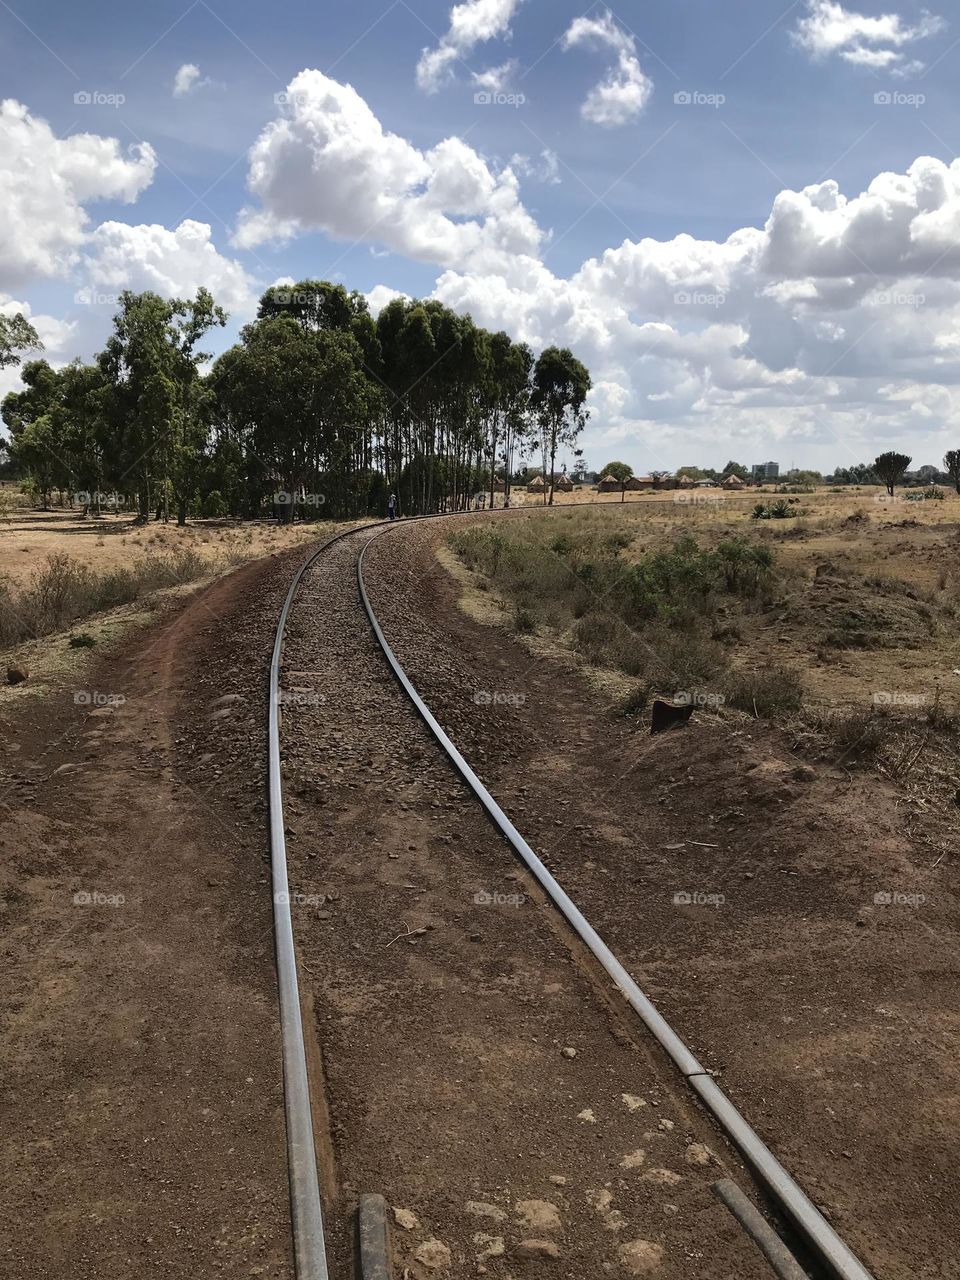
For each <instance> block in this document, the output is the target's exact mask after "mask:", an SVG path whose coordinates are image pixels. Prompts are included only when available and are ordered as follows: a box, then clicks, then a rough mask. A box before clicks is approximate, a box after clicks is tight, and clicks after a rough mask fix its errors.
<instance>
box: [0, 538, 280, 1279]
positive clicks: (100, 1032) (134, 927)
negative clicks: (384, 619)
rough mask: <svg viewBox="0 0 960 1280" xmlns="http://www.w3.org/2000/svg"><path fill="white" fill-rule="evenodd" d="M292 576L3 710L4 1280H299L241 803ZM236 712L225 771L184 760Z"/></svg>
mask: <svg viewBox="0 0 960 1280" xmlns="http://www.w3.org/2000/svg"><path fill="white" fill-rule="evenodd" d="M301 557H302V552H297V553H294V554H293V556H292V557H288V562H289V568H287V567H286V564H284V563H283V562H280V561H276V560H267V561H262V562H259V563H257V564H254V565H249V566H247V567H245V568H243V569H241V570H239V571H237V572H235V573H233V574H231V575H229V576H228V577H226V578H224V579H222V580H220V581H219V582H217V583H215V584H214V585H213V586H211V587H209V588H207V589H205V590H201V591H198V592H196V593H195V594H194V595H193V596H192V597H190V599H189V600H188V601H187V603H186V604H184V605H181V606H179V607H177V609H176V610H175V612H174V613H173V614H172V615H171V616H169V617H167V618H166V619H165V620H163V621H161V622H160V623H159V624H158V625H157V626H155V627H152V628H150V629H149V630H145V631H140V632H138V633H136V634H134V635H131V636H128V637H127V639H126V640H125V641H123V642H122V643H121V644H119V645H118V646H117V647H116V648H115V649H114V650H113V651H111V652H109V653H107V654H104V655H103V656H102V657H100V658H97V659H96V660H95V661H94V662H93V664H92V666H91V668H90V671H89V674H88V676H86V677H85V679H84V684H83V685H82V687H81V688H80V689H76V688H67V689H63V690H61V691H60V692H59V693H57V694H56V695H54V696H52V697H50V698H46V699H38V698H33V699H22V698H21V699H18V700H16V701H15V702H14V701H12V700H8V701H4V702H3V703H2V704H0V719H2V747H0V853H2V868H0V888H2V902H3V911H2V920H3V930H2V953H3V954H2V961H0V985H2V988H3V991H2V1006H3V1009H4V1028H3V1035H2V1039H0V1075H2V1077H3V1080H4V1086H5V1098H4V1102H3V1120H2V1124H0V1169H2V1173H0V1186H2V1191H0V1224H2V1229H0V1235H2V1237H3V1245H2V1250H0V1272H2V1274H3V1275H5V1276H10V1277H14V1276H15V1277H17V1280H41V1277H42V1278H43V1280H62V1278H63V1277H66V1276H69V1277H70V1280H129V1278H130V1277H131V1276H133V1275H137V1274H140V1275H150V1276H159V1275H163V1276H164V1277H166V1278H168V1280H173V1278H175V1277H182V1278H183V1280H198V1278H203V1277H215V1276H230V1277H239V1276H255V1275H256V1276H266V1277H270V1280H288V1278H289V1277H292V1274H293V1271H292V1259H291V1253H290V1247H289V1223H288V1204H287V1175H286V1158H285V1147H284V1141H285V1139H284V1125H283V1112H282V1095H281V1075H280V1060H279V1033H278V1028H277V1020H276V981H275V977H274V967H273V939H272V918H271V905H270V903H271V900H270V889H269V883H268V879H267V877H268V869H267V865H266V862H265V860H264V859H265V853H266V836H265V828H264V821H263V815H262V811H260V812H256V811H255V806H256V805H257V803H260V805H261V810H262V799H261V797H262V790H261V786H262V779H261V778H260V777H259V771H260V770H262V762H263V754H264V752H263V736H264V729H265V717H264V711H263V708H262V697H263V695H264V691H265V688H266V683H265V682H266V660H267V656H268V654H269V643H270V641H271V639H272V627H273V625H275V620H276V614H277V610H278V609H279V603H280V598H281V595H282V592H281V590H280V588H282V589H283V590H285V589H286V585H287V583H288V582H289V577H290V574H291V573H292V571H293V567H294V565H295V563H297V562H298V560H299V559H300V558H301ZM244 649H245V650H246V657H245V660H244V661H243V662H242V663H241V661H240V658H241V655H242V654H243V651H244ZM231 692H232V693H235V694H239V695H242V696H244V697H245V699H246V701H243V702H241V703H240V704H239V705H240V706H241V707H242V708H243V726H244V727H243V738H242V747H243V750H240V749H239V744H237V743H235V744H234V745H233V746H232V747H231V746H230V740H229V738H228V737H226V736H225V737H224V739H223V741H222V742H221V743H218V744H217V745H216V747H215V750H216V754H215V755H214V756H212V757H211V758H210V759H209V760H206V761H204V762H203V763H202V764H201V763H200V757H201V756H202V755H203V743H204V742H205V741H206V738H209V737H210V736H211V735H216V734H220V733H222V732H225V731H222V730H221V729H220V727H219V724H220V722H218V721H217V720H211V718H210V717H211V715H212V714H213V713H214V712H215V707H214V704H215V703H216V701H217V699H218V698H220V697H222V696H223V695H224V694H229V693H231ZM77 693H79V694H80V695H81V696H83V695H86V696H87V705H77V704H76V702H75V700H74V695H75V694H77ZM121 699H122V701H120V700H121ZM107 700H109V701H107ZM226 705H227V706H230V707H233V708H234V710H236V706H237V705H238V704H236V703H233V702H229V703H227V704H226ZM191 725H193V726H194V728H193V729H191ZM198 728H199V729H200V730H202V735H204V736H201V735H200V733H198V732H197V731H196V730H197V729H198ZM231 792H233V794H231Z"/></svg>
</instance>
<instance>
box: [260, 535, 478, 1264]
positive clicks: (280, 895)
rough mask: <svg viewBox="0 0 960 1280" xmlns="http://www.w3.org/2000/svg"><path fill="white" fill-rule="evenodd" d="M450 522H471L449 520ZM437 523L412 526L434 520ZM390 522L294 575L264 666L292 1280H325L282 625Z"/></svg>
mask: <svg viewBox="0 0 960 1280" xmlns="http://www.w3.org/2000/svg"><path fill="white" fill-rule="evenodd" d="M444 514H445V515H446V514H450V515H467V514H475V513H472V512H449V513H444ZM437 518H438V517H437V516H413V517H410V519H419V520H434V519H437ZM389 523H390V521H388V520H377V521H371V522H370V523H368V524H362V525H357V526H355V527H354V528H352V529H344V530H343V531H342V532H341V533H337V534H334V536H333V537H332V538H328V539H327V540H326V542H323V543H321V544H320V546H319V547H317V548H316V550H314V551H313V552H311V554H310V555H309V556H308V557H307V558H306V560H305V561H304V562H303V564H302V565H301V566H300V568H299V569H298V570H297V572H296V574H295V575H294V578H293V581H292V582H291V583H290V588H289V590H288V591H287V595H286V598H285V600H284V602H283V608H282V609H281V610H280V618H279V620H278V622H277V633H276V638H275V639H274V644H273V656H272V658H271V660H270V682H269V698H270V701H269V710H268V713H267V716H268V721H267V792H268V809H269V814H270V877H271V886H272V889H273V923H274V933H275V935H276V944H275V945H276V953H277V986H278V989H279V1002H280V1039H281V1046H282V1056H283V1105H284V1114H285V1117H286V1130H287V1169H288V1176H289V1180H290V1209H291V1220H292V1221H291V1225H292V1229H293V1251H294V1264H295V1267H296V1273H297V1277H298V1280H329V1276H330V1272H329V1269H328V1267H327V1254H326V1243H325V1239H324V1230H323V1209H322V1207H321V1203H320V1184H319V1180H318V1177H317V1152H316V1144H315V1142H314V1139H313V1112H312V1110H311V1106H310V1081H309V1075H308V1073H307V1056H306V1050H305V1048H304V1043H303V1019H302V1016H301V1013H300V986H299V983H298V981H297V958H296V948H295V946H294V940H293V921H292V919H291V916H290V883H289V878H288V871H287V845H286V840H285V838H284V830H283V829H284V821H283V786H282V779H281V769H280V662H281V659H282V656H283V640H284V636H285V634H286V628H287V619H288V618H289V616H290V609H291V606H292V605H293V601H294V598H295V597H296V594H297V590H298V588H299V586H300V583H301V582H302V580H303V576H304V574H305V573H306V572H307V570H308V569H310V568H312V567H313V565H314V564H315V563H316V562H317V560H318V559H319V558H320V556H322V555H323V553H324V552H325V551H327V550H328V549H329V548H330V547H332V546H333V545H334V544H335V543H337V542H340V541H342V540H343V539H344V538H349V537H352V536H353V535H354V534H357V533H362V532H363V531H364V530H366V529H376V528H380V529H381V532H383V528H382V526H384V525H388V524H389Z"/></svg>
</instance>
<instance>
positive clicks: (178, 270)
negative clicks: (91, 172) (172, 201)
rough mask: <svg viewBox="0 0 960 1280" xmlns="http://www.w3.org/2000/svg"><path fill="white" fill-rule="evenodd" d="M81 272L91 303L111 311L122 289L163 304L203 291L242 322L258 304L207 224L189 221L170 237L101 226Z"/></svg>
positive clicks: (250, 284) (164, 232)
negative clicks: (153, 297)
mask: <svg viewBox="0 0 960 1280" xmlns="http://www.w3.org/2000/svg"><path fill="white" fill-rule="evenodd" d="M84 267H85V275H86V278H87V280H88V282H89V286H90V287H91V288H90V300H91V301H97V300H98V298H100V297H103V298H105V300H106V303H108V304H109V305H115V304H114V302H113V298H114V296H115V295H116V294H118V293H120V292H122V291H123V290H124V289H133V290H144V289H150V290H152V291H153V292H154V293H159V294H161V295H162V296H163V297H165V298H173V297H180V298H182V297H193V296H194V294H195V293H196V291H197V289H198V288H200V287H201V286H204V287H205V288H207V289H209V290H210V292H211V293H212V294H213V296H214V298H215V299H216V301H217V302H219V303H220V304H221V305H222V306H224V307H225V308H226V309H227V310H228V311H230V312H239V313H240V315H241V316H242V317H244V318H245V317H247V316H249V315H250V314H251V313H252V311H253V307H254V304H255V302H256V294H257V285H256V281H254V280H253V278H252V277H251V276H250V275H248V273H247V272H246V270H245V269H244V267H243V266H242V265H241V264H240V263H239V262H237V261H236V260H235V259H232V258H225V257H223V255H222V254H220V253H218V251H217V249H216V247H215V245H214V244H213V241H212V238H211V231H210V227H209V225H208V224H207V223H205V222H195V221H193V220H192V219H189V218H188V219H187V220H186V221H184V222H181V223H180V225H179V226H178V227H175V228H174V229H173V230H172V231H171V230H169V229H168V228H167V227H162V226H156V225H147V224H141V225H139V226H131V225H129V224H128V223H125V222H104V223H102V224H101V225H100V226H99V227H97V229H96V231H95V232H94V233H93V235H92V237H91V239H90V245H89V252H88V253H87V255H86V258H85V261H84ZM82 292H83V291H82V290H81V294H82ZM81 301H83V298H82V297H81Z"/></svg>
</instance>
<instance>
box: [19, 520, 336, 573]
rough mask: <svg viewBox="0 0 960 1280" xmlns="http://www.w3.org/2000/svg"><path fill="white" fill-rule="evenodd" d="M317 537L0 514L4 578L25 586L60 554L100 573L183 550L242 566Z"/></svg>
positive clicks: (308, 532)
mask: <svg viewBox="0 0 960 1280" xmlns="http://www.w3.org/2000/svg"><path fill="white" fill-rule="evenodd" d="M315 532H316V526H315V525H306V524H303V525H296V526H294V527H293V528H290V529H285V528H282V527H280V526H278V525H275V524H270V523H267V522H263V523H260V522H256V523H254V522H251V523H248V524H242V525H241V524H236V525H234V524H228V523H227V522H226V521H219V520H193V521H191V522H190V523H189V524H188V525H187V527H186V528H184V529H178V528H177V526H176V524H167V525H163V524H148V525H135V524H134V522H133V517H132V516H130V515H105V516H104V517H103V518H102V519H99V520H94V519H87V520H83V519H81V518H80V514H79V512H78V511H70V510H60V509H57V508H54V509H53V510H51V511H37V510H34V509H33V508H30V507H20V508H17V509H14V510H13V511H10V512H7V513H6V514H0V577H6V578H8V579H10V580H11V581H12V582H13V583H15V584H23V583H26V582H27V581H28V579H29V578H30V575H31V574H32V573H33V572H34V571H35V570H36V569H37V568H38V567H40V566H41V565H42V564H43V562H44V561H45V560H46V558H47V557H48V556H50V555H54V554H58V553H61V552H62V553H65V554H66V555H68V556H70V557H71V558H72V559H74V560H77V561H79V562H80V563H81V564H84V565H87V566H88V567H89V568H91V569H94V570H96V571H98V572H104V571H108V570H111V569H117V568H121V567H123V566H124V565H127V564H129V563H130V561H131V560H132V559H135V558H136V557H137V556H141V555H151V554H155V553H158V552H167V551H171V550H174V549H177V548H181V547H189V548H191V549H193V550H195V551H197V552H198V553H199V554H200V555H202V556H203V557H204V558H205V559H208V560H210V561H211V563H213V562H215V561H217V560H221V561H230V562H233V563H239V562H240V561H242V560H252V559H256V558H257V557H258V556H263V555H270V554H272V553H273V552H275V551H285V550H286V549H287V548H288V547H291V546H296V545H297V544H298V543H300V542H303V541H306V540H308V539H309V538H311V537H313V536H314V535H315Z"/></svg>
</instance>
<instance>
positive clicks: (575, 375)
mask: <svg viewBox="0 0 960 1280" xmlns="http://www.w3.org/2000/svg"><path fill="white" fill-rule="evenodd" d="M591 385H592V384H591V381H590V374H589V373H588V372H587V368H586V366H585V365H583V364H581V362H580V361H579V360H578V359H577V358H576V356H575V355H574V354H573V352H572V351H570V350H569V349H568V348H567V347H547V348H546V350H544V351H542V352H541V354H540V357H539V359H538V360H537V363H536V366H535V368H534V371H533V391H532V394H531V397H530V403H531V406H532V408H533V410H534V412H535V413H536V415H537V421H538V423H539V425H540V448H541V453H542V456H543V469H544V472H545V473H546V474H545V476H544V479H545V480H546V481H547V487H546V489H545V490H544V499H543V500H544V503H546V502H547V500H548V497H547V495H548V494H549V502H550V504H551V505H552V504H553V473H554V467H555V466H556V460H557V449H558V447H559V446H560V445H561V444H565V445H574V444H575V443H576V441H577V437H578V436H579V435H580V432H581V431H582V430H583V428H584V426H585V425H586V421H587V418H588V417H589V410H587V409H585V408H584V402H585V400H586V398H587V393H588V392H589V390H590V387H591Z"/></svg>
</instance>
